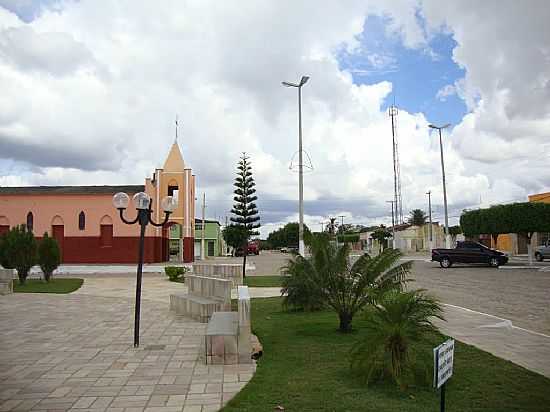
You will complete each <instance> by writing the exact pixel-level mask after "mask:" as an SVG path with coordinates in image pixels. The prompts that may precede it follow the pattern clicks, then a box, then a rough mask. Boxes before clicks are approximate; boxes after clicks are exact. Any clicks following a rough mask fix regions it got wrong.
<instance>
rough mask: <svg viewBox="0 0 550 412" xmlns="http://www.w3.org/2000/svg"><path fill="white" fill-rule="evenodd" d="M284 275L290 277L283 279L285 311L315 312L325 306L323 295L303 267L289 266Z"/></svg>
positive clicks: (282, 289)
mask: <svg viewBox="0 0 550 412" xmlns="http://www.w3.org/2000/svg"><path fill="white" fill-rule="evenodd" d="M283 273H285V274H287V275H289V276H283V277H282V288H281V294H282V295H283V306H284V308H285V309H292V310H303V311H315V310H320V309H322V308H323V307H324V306H325V302H324V298H323V294H322V293H321V291H320V290H319V288H318V287H317V285H315V284H314V283H313V282H314V279H313V278H312V277H311V276H309V274H308V273H307V272H306V271H304V269H303V267H302V266H298V265H290V264H289V266H287V268H285V269H283Z"/></svg>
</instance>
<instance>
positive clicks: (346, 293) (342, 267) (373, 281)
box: [283, 236, 412, 332]
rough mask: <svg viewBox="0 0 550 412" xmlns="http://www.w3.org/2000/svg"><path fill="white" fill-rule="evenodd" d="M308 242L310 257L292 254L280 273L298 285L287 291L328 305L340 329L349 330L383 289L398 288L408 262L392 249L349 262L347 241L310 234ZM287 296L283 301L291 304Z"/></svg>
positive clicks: (400, 287) (408, 270)
mask: <svg viewBox="0 0 550 412" xmlns="http://www.w3.org/2000/svg"><path fill="white" fill-rule="evenodd" d="M308 246H309V249H310V251H311V256H310V257H303V256H300V255H296V256H295V257H294V258H293V259H291V260H290V261H289V262H288V264H287V266H286V267H285V268H284V269H283V274H285V275H289V276H290V277H291V278H292V279H290V280H288V281H287V282H291V283H292V282H293V283H292V284H294V285H299V288H296V290H292V288H289V290H288V291H287V292H289V293H292V294H294V295H296V296H298V297H300V299H316V300H318V301H319V302H323V303H324V304H326V305H327V306H329V307H330V308H332V309H333V310H334V311H335V312H336V313H337V314H338V318H339V320H340V331H341V332H350V331H351V330H352V321H353V317H354V316H355V314H356V313H358V312H360V311H361V310H363V308H365V307H366V306H367V305H375V304H376V303H377V299H378V298H379V297H380V296H382V295H383V293H384V292H386V291H388V290H392V289H399V290H400V289H402V287H403V285H404V283H405V282H406V276H407V275H408V274H409V273H410V269H411V266H412V262H403V263H399V258H400V257H401V253H400V252H399V251H398V250H395V249H386V250H385V251H384V252H382V253H381V254H379V255H378V256H376V257H374V258H371V257H370V256H369V255H363V256H361V257H359V258H358V259H357V260H356V261H355V263H352V261H351V258H350V246H349V244H348V243H344V245H343V246H338V245H336V244H334V242H331V241H330V240H329V238H328V237H327V236H311V237H310V238H309V239H308ZM298 292H299V294H298ZM308 294H309V296H308ZM290 299H294V297H292V298H290ZM290 299H289V298H288V297H287V298H286V299H285V300H284V303H286V304H293V301H292V300H290Z"/></svg>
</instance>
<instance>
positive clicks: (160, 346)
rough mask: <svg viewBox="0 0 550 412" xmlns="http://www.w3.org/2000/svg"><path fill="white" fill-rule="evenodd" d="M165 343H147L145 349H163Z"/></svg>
mask: <svg viewBox="0 0 550 412" xmlns="http://www.w3.org/2000/svg"><path fill="white" fill-rule="evenodd" d="M164 349H166V345H148V346H146V347H145V350H164Z"/></svg>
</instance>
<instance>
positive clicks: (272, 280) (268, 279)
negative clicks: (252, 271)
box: [244, 276, 283, 288]
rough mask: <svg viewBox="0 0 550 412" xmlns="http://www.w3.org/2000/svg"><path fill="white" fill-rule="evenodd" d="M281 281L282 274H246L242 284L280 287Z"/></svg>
mask: <svg viewBox="0 0 550 412" xmlns="http://www.w3.org/2000/svg"><path fill="white" fill-rule="evenodd" d="M282 283H283V277H282V276H247V277H246V278H245V279H244V284H245V285H247V286H250V287H260V288H267V287H280V286H282Z"/></svg>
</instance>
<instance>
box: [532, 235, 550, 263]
mask: <svg viewBox="0 0 550 412" xmlns="http://www.w3.org/2000/svg"><path fill="white" fill-rule="evenodd" d="M535 259H537V261H538V262H542V261H543V260H544V259H550V240H547V241H546V243H545V244H544V245H542V246H538V247H537V248H536V249H535Z"/></svg>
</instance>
